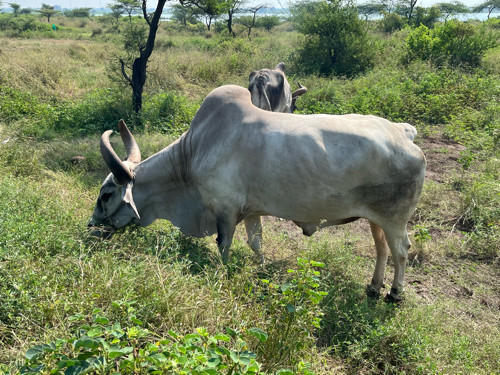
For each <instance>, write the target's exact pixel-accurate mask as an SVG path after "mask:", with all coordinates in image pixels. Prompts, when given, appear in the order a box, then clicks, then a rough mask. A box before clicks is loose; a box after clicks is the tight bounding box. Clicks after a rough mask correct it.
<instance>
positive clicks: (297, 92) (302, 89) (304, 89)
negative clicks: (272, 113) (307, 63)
mask: <svg viewBox="0 0 500 375" xmlns="http://www.w3.org/2000/svg"><path fill="white" fill-rule="evenodd" d="M297 84H298V85H299V89H298V90H295V91H294V92H293V94H292V99H295V98H298V97H299V96H301V95H304V94H305V93H306V92H307V87H305V86H302V85H301V84H300V82H297Z"/></svg>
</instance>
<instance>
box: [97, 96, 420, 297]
mask: <svg viewBox="0 0 500 375" xmlns="http://www.w3.org/2000/svg"><path fill="white" fill-rule="evenodd" d="M120 133H121V135H122V138H123V140H124V143H125V146H126V149H127V154H128V157H127V160H126V161H125V162H122V161H120V160H119V159H118V158H117V156H116V154H114V151H113V150H112V148H111V146H110V144H109V131H108V132H106V133H104V134H103V137H102V139H101V151H102V153H103V157H104V159H105V160H106V162H107V164H108V166H109V167H110V169H111V171H112V174H111V175H110V176H108V178H107V179H106V180H105V182H104V184H103V186H102V188H101V193H100V196H99V199H98V202H97V205H96V208H95V209H94V214H93V217H92V220H91V223H90V225H91V226H93V227H96V226H104V227H106V229H107V230H110V231H113V230H114V229H116V228H119V227H121V226H124V225H127V224H128V223H131V222H137V223H139V224H140V225H143V226H145V225H149V224H150V223H151V222H153V221H154V220H156V219H159V218H163V219H167V220H170V221H171V222H172V223H173V224H174V225H175V226H177V227H179V228H180V230H181V231H182V232H183V233H185V234H187V235H193V236H197V237H201V236H205V235H211V234H213V233H217V243H218V246H219V250H220V252H221V255H222V258H223V260H226V259H227V256H228V251H229V247H230V245H231V243H232V240H233V235H234V231H235V227H236V225H237V224H238V223H239V222H241V221H244V222H245V226H246V230H247V234H248V238H249V244H250V246H251V247H252V249H253V250H254V251H255V253H256V254H257V255H258V256H259V257H260V258H261V260H263V257H262V254H261V252H260V248H261V242H262V226H261V222H260V216H261V215H272V216H276V217H280V218H285V219H290V220H293V221H294V222H295V223H297V225H299V226H301V227H302V228H303V230H304V233H305V234H312V233H314V231H315V230H317V229H319V228H321V227H325V226H328V225H338V224H343V223H346V222H349V221H353V220H356V219H358V218H366V219H368V220H369V222H370V227H371V230H372V234H373V238H374V240H375V247H376V250H377V261H376V265H375V272H374V275H373V278H372V281H371V283H370V284H369V285H368V287H367V292H368V293H369V294H370V295H375V296H378V295H379V293H380V289H381V287H382V284H383V279H384V272H385V267H386V263H387V257H388V253H389V251H390V252H391V253H392V256H393V260H394V267H395V274H394V280H393V283H392V288H391V291H390V292H389V294H388V298H389V299H392V300H398V299H400V296H401V293H402V292H403V278H404V272H405V267H406V260H407V253H408V249H409V247H410V241H409V239H408V236H407V232H406V225H407V222H408V220H409V218H410V217H411V215H412V213H413V212H414V210H415V207H416V205H417V202H418V199H419V196H420V192H421V189H422V185H423V181H424V174H425V158H424V155H423V153H422V151H421V150H420V149H419V148H418V147H417V146H416V145H415V144H414V143H413V142H412V140H413V138H414V136H415V134H416V132H415V129H414V128H413V127H412V126H411V125H408V124H395V123H392V122H390V121H387V120H385V119H382V118H378V117H375V116H362V115H344V116H334V115H293V114H286V113H275V112H269V111H264V110H261V109H259V108H257V107H255V106H254V105H253V104H252V103H251V95H250V92H249V91H248V90H246V89H244V88H242V87H239V86H222V87H220V88H217V89H215V90H213V91H212V92H211V93H210V94H209V95H208V96H207V98H206V99H205V100H204V102H203V103H202V105H201V107H200V109H199V110H198V112H197V113H196V115H195V117H194V119H193V121H192V122H191V127H190V129H189V130H188V131H187V132H186V133H184V134H183V135H182V136H181V137H180V138H179V139H178V140H177V141H175V142H174V143H172V144H171V145H169V146H168V147H167V148H165V149H163V150H162V151H160V152H158V153H157V154H155V155H153V156H151V157H150V158H148V159H146V160H144V161H140V153H139V151H138V146H137V145H136V143H135V140H134V139H133V136H132V135H131V134H130V132H129V131H128V129H127V128H126V126H125V124H124V123H123V122H122V121H121V122H120ZM131 154H132V155H133V157H130V155H131ZM137 155H139V157H137Z"/></svg>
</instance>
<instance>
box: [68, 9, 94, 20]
mask: <svg viewBox="0 0 500 375" xmlns="http://www.w3.org/2000/svg"><path fill="white" fill-rule="evenodd" d="M91 9H92V8H75V9H73V11H72V13H73V17H77V18H88V19H89V20H92V18H90V10H91Z"/></svg>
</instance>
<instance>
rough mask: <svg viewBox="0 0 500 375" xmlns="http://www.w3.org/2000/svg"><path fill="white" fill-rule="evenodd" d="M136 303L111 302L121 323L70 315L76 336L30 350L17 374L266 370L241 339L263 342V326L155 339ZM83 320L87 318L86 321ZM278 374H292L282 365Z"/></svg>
mask: <svg viewBox="0 0 500 375" xmlns="http://www.w3.org/2000/svg"><path fill="white" fill-rule="evenodd" d="M135 302H136V301H125V302H123V301H119V302H115V303H114V305H115V307H118V308H119V309H121V308H124V309H123V311H124V312H125V311H126V313H127V315H128V321H126V322H125V323H124V324H123V323H120V322H119V321H115V322H112V321H111V320H110V319H108V318H107V317H106V316H104V315H103V311H102V310H101V309H94V311H93V312H92V316H91V317H89V316H85V315H82V314H76V315H74V316H70V317H69V319H70V320H71V321H73V322H75V323H78V326H77V329H76V332H75V335H74V336H73V337H71V338H68V339H56V340H55V341H53V342H50V343H49V344H41V345H35V346H33V347H31V348H30V349H28V351H27V352H26V356H25V357H26V362H25V364H24V366H23V367H22V368H21V369H20V373H21V374H39V373H47V372H49V373H50V374H63V373H64V374H71V375H77V374H86V373H89V372H94V371H95V372H98V373H100V374H114V373H117V372H119V373H121V374H129V373H130V374H132V373H133V374H138V373H139V374H193V375H217V374H228V375H240V374H249V375H251V374H264V372H261V368H262V366H261V364H260V363H259V362H258V361H257V355H256V354H255V353H253V352H251V351H250V350H249V349H248V347H247V343H246V341H245V340H246V338H253V339H256V340H257V341H258V342H260V343H265V342H266V341H267V340H268V335H267V334H266V333H265V332H264V331H263V330H261V329H259V328H248V329H246V328H244V329H241V330H234V329H231V328H229V327H228V328H227V332H226V333H225V334H223V333H218V334H215V335H213V336H212V335H210V333H209V332H208V331H207V329H206V328H203V327H200V328H197V329H196V331H195V332H193V333H190V334H186V335H181V334H179V333H177V332H174V331H172V330H171V331H169V332H168V336H167V337H166V338H158V337H157V335H155V334H154V333H153V332H151V331H149V330H148V329H146V328H143V325H144V324H143V322H142V321H140V320H139V319H138V318H137V317H136V316H135V314H134V308H133V305H134V303H135ZM87 320H90V322H89V323H86V321H87ZM301 368H302V370H301V371H300V373H302V374H309V375H313V374H312V372H310V371H308V370H307V369H306V368H305V366H303V365H302V367H301ZM276 374H281V375H293V374H295V373H294V372H292V371H290V370H286V369H281V370H279V371H277V372H276Z"/></svg>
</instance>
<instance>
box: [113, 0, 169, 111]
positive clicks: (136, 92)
mask: <svg viewBox="0 0 500 375" xmlns="http://www.w3.org/2000/svg"><path fill="white" fill-rule="evenodd" d="M166 2H167V0H159V1H158V5H157V6H156V9H155V12H154V14H153V15H152V17H151V15H149V14H148V13H147V11H146V0H142V11H143V15H144V19H145V20H146V22H147V24H148V26H149V34H148V39H147V41H146V46H145V47H144V48H142V49H141V50H140V51H139V57H137V58H136V59H135V60H134V63H133V65H132V77H129V76H128V75H127V74H126V72H125V63H124V62H123V61H122V60H121V61H120V63H121V66H122V74H123V76H124V77H125V79H126V80H127V81H128V82H129V84H130V86H131V87H132V104H133V107H134V111H135V112H136V113H139V112H140V111H141V109H142V94H143V92H144V85H145V84H146V78H147V67H148V60H149V58H150V57H151V54H152V53H153V50H154V46H155V39H156V32H157V31H158V25H159V23H160V17H161V14H162V12H163V7H164V6H165V3H166Z"/></svg>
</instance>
